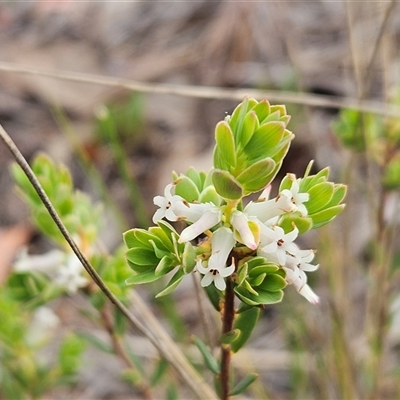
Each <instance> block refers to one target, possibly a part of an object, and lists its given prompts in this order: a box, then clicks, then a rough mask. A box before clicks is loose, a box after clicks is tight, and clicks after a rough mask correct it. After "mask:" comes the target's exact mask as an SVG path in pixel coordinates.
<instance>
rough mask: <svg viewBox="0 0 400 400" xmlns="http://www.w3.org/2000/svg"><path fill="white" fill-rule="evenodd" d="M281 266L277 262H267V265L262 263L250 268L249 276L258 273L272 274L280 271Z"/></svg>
mask: <svg viewBox="0 0 400 400" xmlns="http://www.w3.org/2000/svg"><path fill="white" fill-rule="evenodd" d="M278 269H279V267H278V266H277V265H275V264H272V263H271V264H266V265H260V266H258V267H254V268H252V269H250V272H249V276H250V277H255V276H257V275H262V274H271V273H274V272H276V271H278Z"/></svg>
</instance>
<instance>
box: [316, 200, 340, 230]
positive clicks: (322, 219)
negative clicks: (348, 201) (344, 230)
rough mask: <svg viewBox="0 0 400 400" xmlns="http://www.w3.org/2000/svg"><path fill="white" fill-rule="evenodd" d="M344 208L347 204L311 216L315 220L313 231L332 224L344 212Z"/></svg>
mask: <svg viewBox="0 0 400 400" xmlns="http://www.w3.org/2000/svg"><path fill="white" fill-rule="evenodd" d="M344 207H345V204H340V205H338V206H335V207H331V208H328V209H326V210H323V211H320V212H318V213H316V214H313V215H312V216H311V218H312V220H313V229H316V228H320V227H321V226H323V225H325V224H327V223H328V222H330V221H331V220H332V219H333V218H335V217H336V216H337V215H338V214H339V213H340V212H341V211H342V210H343V208H344Z"/></svg>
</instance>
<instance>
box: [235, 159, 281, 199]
mask: <svg viewBox="0 0 400 400" xmlns="http://www.w3.org/2000/svg"><path fill="white" fill-rule="evenodd" d="M275 165H276V164H275V162H274V160H272V159H271V158H265V159H264V160H260V161H257V162H256V163H254V164H252V165H250V167H248V168H246V169H245V170H244V171H243V172H242V173H240V174H239V175H238V176H237V178H236V179H237V180H238V182H239V183H240V184H241V185H242V186H243V188H244V189H245V191H246V192H247V193H251V192H258V191H259V190H261V189H264V188H265V186H266V185H267V184H268V180H269V176H270V175H271V172H272V171H273V170H274V168H275Z"/></svg>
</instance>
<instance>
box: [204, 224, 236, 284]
mask: <svg viewBox="0 0 400 400" xmlns="http://www.w3.org/2000/svg"><path fill="white" fill-rule="evenodd" d="M234 244H235V239H234V237H233V232H232V231H231V230H230V229H228V228H225V227H222V228H219V229H217V230H216V231H215V232H214V233H213V236H212V238H211V248H212V253H211V257H210V258H209V259H208V265H207V267H204V266H203V262H202V261H201V260H200V261H198V262H197V264H196V268H197V270H198V271H199V272H200V273H201V274H203V275H204V276H203V279H202V280H201V286H203V287H205V286H208V285H210V284H211V283H212V282H213V283H214V285H215V287H216V288H217V289H219V290H225V288H226V283H225V280H224V278H226V277H228V276H230V275H232V274H233V272H234V271H235V265H234V263H232V264H231V265H230V266H229V267H227V266H226V262H227V260H228V256H229V253H230V252H231V250H232V248H233V246H234Z"/></svg>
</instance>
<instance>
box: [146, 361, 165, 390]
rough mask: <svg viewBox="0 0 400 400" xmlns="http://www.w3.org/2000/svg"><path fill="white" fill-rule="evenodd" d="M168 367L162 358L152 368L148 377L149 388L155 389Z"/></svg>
mask: <svg viewBox="0 0 400 400" xmlns="http://www.w3.org/2000/svg"><path fill="white" fill-rule="evenodd" d="M168 366H169V363H168V361H166V360H165V359H164V358H161V359H160V360H159V361H158V363H157V365H156V367H155V368H154V371H153V374H152V375H151V377H150V386H151V387H155V386H156V385H157V384H158V383H159V382H160V380H161V379H162V377H163V376H164V375H165V372H166V371H167V369H168Z"/></svg>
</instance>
